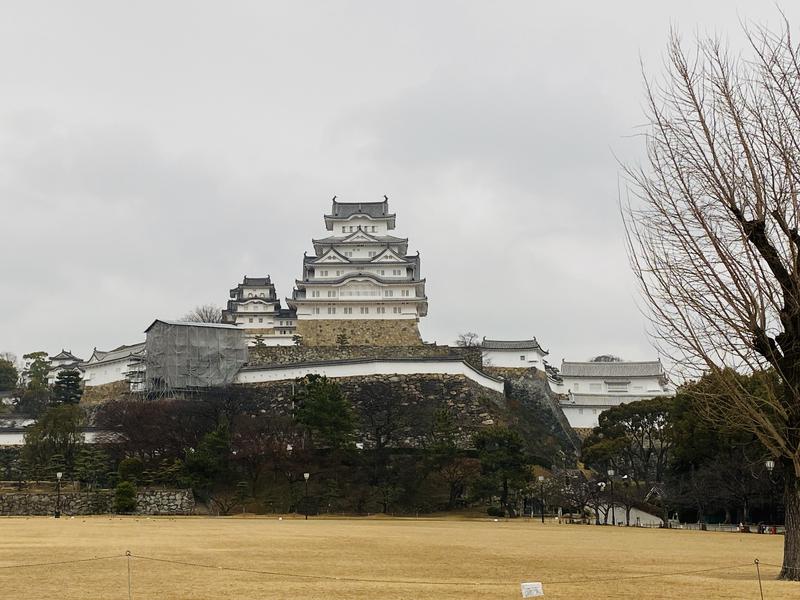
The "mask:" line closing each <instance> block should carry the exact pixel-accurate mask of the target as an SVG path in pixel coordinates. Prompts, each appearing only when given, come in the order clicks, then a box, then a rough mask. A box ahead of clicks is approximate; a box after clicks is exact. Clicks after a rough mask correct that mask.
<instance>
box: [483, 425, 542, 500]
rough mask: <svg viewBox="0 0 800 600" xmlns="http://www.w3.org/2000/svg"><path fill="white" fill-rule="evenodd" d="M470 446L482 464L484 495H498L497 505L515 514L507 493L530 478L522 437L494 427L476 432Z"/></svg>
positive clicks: (519, 486) (496, 426) (508, 430)
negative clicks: (472, 444) (498, 501)
mask: <svg viewBox="0 0 800 600" xmlns="http://www.w3.org/2000/svg"><path fill="white" fill-rule="evenodd" d="M473 443H474V444H475V449H476V450H477V451H478V459H479V460H480V465H481V482H480V483H481V488H482V489H483V491H484V494H483V495H484V496H489V497H491V496H495V495H499V497H500V504H501V505H502V506H503V508H504V509H505V510H506V511H508V513H509V514H510V515H514V514H515V511H514V507H513V506H512V505H511V503H510V502H509V496H510V492H511V490H512V489H519V488H522V487H523V486H524V485H525V483H526V482H527V480H528V479H530V468H529V467H530V465H529V463H528V461H527V460H526V457H525V452H524V445H523V443H522V438H521V437H520V436H519V434H518V433H517V432H515V431H511V430H510V429H508V428H507V427H503V426H501V425H493V426H491V427H487V428H486V429H484V430H482V431H480V432H479V433H477V434H476V435H475V437H474V438H473Z"/></svg>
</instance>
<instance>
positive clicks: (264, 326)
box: [222, 275, 295, 345]
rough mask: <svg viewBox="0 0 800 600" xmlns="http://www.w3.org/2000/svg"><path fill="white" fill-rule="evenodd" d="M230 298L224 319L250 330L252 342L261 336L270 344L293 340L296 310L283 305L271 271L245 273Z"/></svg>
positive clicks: (224, 312) (223, 315)
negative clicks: (269, 272) (284, 307)
mask: <svg viewBox="0 0 800 600" xmlns="http://www.w3.org/2000/svg"><path fill="white" fill-rule="evenodd" d="M230 298H231V299H230V300H228V307H227V308H226V309H225V310H223V311H222V321H223V323H228V324H231V325H238V326H239V327H241V328H243V329H245V330H247V339H248V342H249V343H250V344H254V343H256V341H257V340H259V339H262V340H263V341H264V343H265V344H267V345H280V344H291V343H292V335H294V328H295V325H294V324H295V316H294V312H293V311H286V310H285V309H284V310H282V309H281V307H280V301H279V300H278V298H277V296H276V294H275V285H274V284H273V283H272V281H271V279H270V277H269V275H267V276H266V277H245V278H244V279H243V280H242V283H240V284H238V285H237V286H236V287H235V288H233V289H232V290H231V291H230Z"/></svg>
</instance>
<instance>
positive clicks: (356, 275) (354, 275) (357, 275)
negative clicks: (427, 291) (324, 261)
mask: <svg viewBox="0 0 800 600" xmlns="http://www.w3.org/2000/svg"><path fill="white" fill-rule="evenodd" d="M363 278H367V279H372V280H373V281H377V282H378V283H388V284H398V285H402V284H405V285H408V284H420V283H423V284H424V283H425V279H393V278H391V277H381V276H380V275H375V274H374V273H363V272H360V271H348V272H347V273H345V274H344V275H342V276H341V277H336V278H335V279H334V278H331V279H314V280H313V281H303V280H301V279H295V281H294V283H295V285H297V286H298V287H306V286H307V285H309V284H311V285H314V284H316V285H330V284H338V283H344V282H345V281H347V280H348V279H363ZM397 299H400V297H399V296H398V298H397Z"/></svg>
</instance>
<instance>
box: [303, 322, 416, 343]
mask: <svg viewBox="0 0 800 600" xmlns="http://www.w3.org/2000/svg"><path fill="white" fill-rule="evenodd" d="M297 333H298V334H299V335H300V336H301V337H302V340H303V341H302V343H303V345H304V346H336V345H337V337H338V336H339V335H341V334H344V335H346V336H347V340H348V342H349V343H350V344H352V345H355V346H365V345H371V346H421V345H422V338H421V337H420V335H419V328H418V327H417V320H416V319H308V320H304V319H300V320H299V321H297Z"/></svg>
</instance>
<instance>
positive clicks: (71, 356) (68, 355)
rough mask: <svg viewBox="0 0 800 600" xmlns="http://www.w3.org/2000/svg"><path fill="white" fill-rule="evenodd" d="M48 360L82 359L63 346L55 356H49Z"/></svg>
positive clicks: (79, 360)
mask: <svg viewBox="0 0 800 600" xmlns="http://www.w3.org/2000/svg"><path fill="white" fill-rule="evenodd" d="M50 360H74V361H77V362H82V361H83V359H81V358H78V357H77V356H75V355H74V354H73V353H72V352H70V351H69V350H64V349H63V348H62V349H61V352H59V353H58V354H56V355H55V356H51V357H50Z"/></svg>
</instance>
